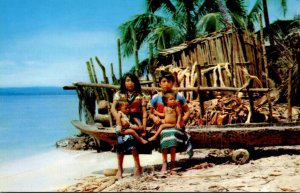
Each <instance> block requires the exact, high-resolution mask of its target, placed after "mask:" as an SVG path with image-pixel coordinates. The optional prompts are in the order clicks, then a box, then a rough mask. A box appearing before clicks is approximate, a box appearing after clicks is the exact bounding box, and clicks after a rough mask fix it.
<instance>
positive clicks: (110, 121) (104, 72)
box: [95, 56, 113, 127]
mask: <svg viewBox="0 0 300 193" xmlns="http://www.w3.org/2000/svg"><path fill="white" fill-rule="evenodd" d="M95 58H96V61H97V63H98V64H99V66H100V68H101V69H102V72H103V79H104V83H106V84H108V78H107V76H106V71H105V67H104V66H103V64H102V63H101V62H100V60H99V59H98V57H97V56H96V57H95ZM103 90H104V94H105V98H106V101H107V109H108V115H109V123H110V126H111V127H112V126H113V124H112V115H111V113H110V100H109V96H108V92H107V89H103Z"/></svg>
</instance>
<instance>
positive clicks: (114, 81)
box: [110, 63, 117, 84]
mask: <svg viewBox="0 0 300 193" xmlns="http://www.w3.org/2000/svg"><path fill="white" fill-rule="evenodd" d="M110 71H111V78H112V82H113V84H115V83H117V78H116V75H115V73H114V67H113V63H110Z"/></svg>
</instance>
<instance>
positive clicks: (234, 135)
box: [189, 125, 300, 148]
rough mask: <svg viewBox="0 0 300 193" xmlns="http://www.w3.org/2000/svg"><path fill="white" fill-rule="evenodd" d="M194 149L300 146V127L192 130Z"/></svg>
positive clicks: (190, 130)
mask: <svg viewBox="0 0 300 193" xmlns="http://www.w3.org/2000/svg"><path fill="white" fill-rule="evenodd" d="M189 132H190V135H191V139H192V145H193V148H247V147H264V146H283V145H299V144H300V125H298V126H266V127H251V128H249V127H248V128H244V127H240V128H239V127H229V128H217V127H215V128H203V129H199V127H198V128H194V129H192V128H190V129H189Z"/></svg>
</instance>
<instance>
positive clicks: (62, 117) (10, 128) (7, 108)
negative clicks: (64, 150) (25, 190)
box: [0, 88, 79, 164]
mask: <svg viewBox="0 0 300 193" xmlns="http://www.w3.org/2000/svg"><path fill="white" fill-rule="evenodd" d="M24 90H26V91H25V92H24ZM61 90H62V88H51V89H50V90H49V88H38V89H37V88H30V89H19V90H18V89H0V164H1V163H5V162H9V161H13V160H17V159H20V158H24V157H30V156H33V155H36V154H39V153H44V152H46V151H49V150H54V149H55V148H56V146H55V143H56V142H57V141H58V140H60V139H63V138H65V137H69V136H73V135H75V134H78V133H79V131H78V130H77V129H76V128H75V127H74V126H73V125H72V124H71V123H70V121H71V120H73V119H79V115H78V98H77V95H76V94H75V91H63V90H62V91H61ZM12 91H13V92H12Z"/></svg>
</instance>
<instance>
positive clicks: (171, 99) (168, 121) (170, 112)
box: [148, 91, 181, 141]
mask: <svg viewBox="0 0 300 193" xmlns="http://www.w3.org/2000/svg"><path fill="white" fill-rule="evenodd" d="M163 102H164V105H165V106H164V110H163V113H159V112H157V111H156V110H154V109H153V111H156V112H155V114H156V115H158V116H159V117H160V118H163V119H162V121H161V123H162V124H161V125H160V126H159V128H158V130H157V131H156V133H155V134H154V135H153V136H152V137H150V138H149V139H148V140H149V141H153V140H156V138H157V136H158V135H159V134H160V133H161V132H162V130H163V129H166V128H172V127H176V128H181V127H180V120H181V112H180V108H179V106H178V102H177V100H176V93H175V92H172V91H169V92H166V93H165V94H164V95H163Z"/></svg>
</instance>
